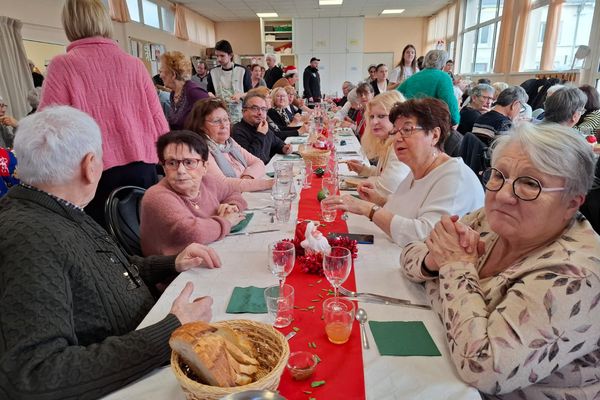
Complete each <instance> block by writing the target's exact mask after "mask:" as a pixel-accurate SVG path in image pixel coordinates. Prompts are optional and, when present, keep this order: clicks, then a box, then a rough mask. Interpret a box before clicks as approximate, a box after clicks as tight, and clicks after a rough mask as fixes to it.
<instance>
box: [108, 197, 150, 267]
mask: <svg viewBox="0 0 600 400" xmlns="http://www.w3.org/2000/svg"><path fill="white" fill-rule="evenodd" d="M145 191H146V189H142V188H140V187H137V186H121V187H119V188H116V189H115V190H113V191H112V192H111V193H110V195H109V196H108V199H107V200H106V203H105V205H104V218H105V220H106V226H107V229H108V231H109V232H110V234H111V235H113V236H114V237H115V238H116V239H117V242H119V244H121V246H123V249H124V250H125V251H126V252H127V254H129V255H137V256H141V255H142V248H141V244H140V203H141V201H142V197H143V196H144V192H145Z"/></svg>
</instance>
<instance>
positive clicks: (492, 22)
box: [457, 0, 504, 74]
mask: <svg viewBox="0 0 600 400" xmlns="http://www.w3.org/2000/svg"><path fill="white" fill-rule="evenodd" d="M468 1H469V0H463V1H462V30H461V31H460V34H459V36H460V65H459V66H458V70H459V71H460V73H461V74H490V73H492V72H493V70H494V63H495V61H496V60H495V54H496V47H497V41H496V37H497V36H498V33H499V32H498V24H499V23H500V22H502V14H501V13H500V3H501V2H502V3H504V2H503V0H496V15H495V16H494V18H491V19H488V20H486V21H484V22H481V12H482V9H483V8H482V3H483V0H476V2H477V4H478V6H477V7H476V9H477V18H476V22H475V24H473V25H471V26H469V27H465V24H466V21H467V9H468ZM502 9H504V4H502ZM486 26H489V27H490V29H492V31H490V32H489V33H488V40H489V39H491V57H490V61H489V71H486V72H475V64H476V61H477V52H478V50H479V46H480V45H488V44H489V43H490V42H489V41H488V42H485V43H480V42H479V31H480V29H482V28H484V27H486ZM473 31H475V39H474V42H473V43H474V44H475V49H474V51H473V55H472V58H471V62H470V64H471V65H470V66H469V68H468V71H467V70H463V65H462V60H463V55H464V50H465V49H464V43H465V41H464V36H465V34H467V33H470V32H473ZM457 58H458V57H457Z"/></svg>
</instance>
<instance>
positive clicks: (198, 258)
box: [175, 243, 221, 272]
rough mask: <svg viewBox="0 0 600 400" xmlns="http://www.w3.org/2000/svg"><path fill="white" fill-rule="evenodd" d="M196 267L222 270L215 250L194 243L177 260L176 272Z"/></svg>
mask: <svg viewBox="0 0 600 400" xmlns="http://www.w3.org/2000/svg"><path fill="white" fill-rule="evenodd" d="M196 267H207V268H220V267H221V259H220V258H219V255H218V254H217V252H216V251H215V250H214V249H213V248H211V247H208V246H204V245H202V244H198V243H192V244H190V245H188V246H187V247H186V248H185V249H183V251H182V252H181V253H179V254H178V255H177V257H176V258H175V270H176V271H177V272H183V271H187V270H188V269H190V268H196Z"/></svg>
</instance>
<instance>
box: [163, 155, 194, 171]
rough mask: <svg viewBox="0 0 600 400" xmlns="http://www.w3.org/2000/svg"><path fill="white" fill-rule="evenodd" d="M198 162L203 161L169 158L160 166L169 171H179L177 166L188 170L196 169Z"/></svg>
mask: <svg viewBox="0 0 600 400" xmlns="http://www.w3.org/2000/svg"><path fill="white" fill-rule="evenodd" d="M200 161H203V160H202V159H200V158H184V159H183V160H176V159H174V158H171V159H169V160H165V161H163V163H162V164H163V166H164V167H165V168H166V169H170V170H177V169H179V165H180V164H183V166H184V168H185V169H188V170H189V169H196V168H197V167H198V164H199V163H200Z"/></svg>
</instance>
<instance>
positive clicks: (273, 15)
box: [256, 12, 279, 18]
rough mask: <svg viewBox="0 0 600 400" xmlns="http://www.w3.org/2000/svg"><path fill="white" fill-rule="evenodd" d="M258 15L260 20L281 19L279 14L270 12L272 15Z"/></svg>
mask: <svg viewBox="0 0 600 400" xmlns="http://www.w3.org/2000/svg"><path fill="white" fill-rule="evenodd" d="M256 15H257V16H258V18H277V17H279V14H277V13H275V12H270V13H256Z"/></svg>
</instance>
